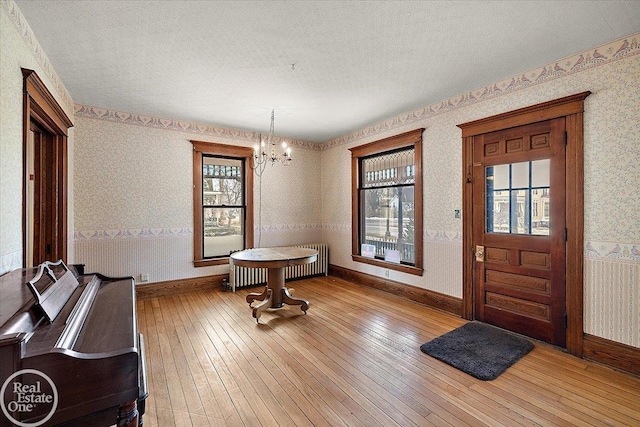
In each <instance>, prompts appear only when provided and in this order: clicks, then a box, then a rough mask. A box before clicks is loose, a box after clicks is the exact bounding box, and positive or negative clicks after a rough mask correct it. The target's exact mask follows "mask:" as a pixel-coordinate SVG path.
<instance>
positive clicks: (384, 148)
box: [351, 129, 423, 275]
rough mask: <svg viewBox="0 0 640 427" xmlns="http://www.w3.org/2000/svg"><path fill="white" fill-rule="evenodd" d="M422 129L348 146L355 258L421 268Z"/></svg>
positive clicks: (415, 270)
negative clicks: (396, 258) (350, 163)
mask: <svg viewBox="0 0 640 427" xmlns="http://www.w3.org/2000/svg"><path fill="white" fill-rule="evenodd" d="M422 131H423V129H417V130H415V131H411V132H407V133H405V134H401V135H397V136H395V137H391V138H387V139H384V140H380V141H376V142H373V143H370V144H366V145H363V146H360V147H355V148H352V149H351V152H352V153H351V156H352V181H353V183H354V187H353V190H352V193H353V203H354V206H353V238H352V250H353V252H352V254H353V255H352V257H353V259H354V260H355V261H359V262H364V263H368V264H374V265H380V266H384V267H386V268H390V269H394V270H399V271H403V272H406V273H411V274H418V275H421V274H422V166H421V163H422V162H421V160H422V154H421V153H422V147H421V144H422ZM390 254H391V255H398V256H399V261H400V262H399V263H398V262H390V261H389V258H390V257H389V256H388V255H390Z"/></svg>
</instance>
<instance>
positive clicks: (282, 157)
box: [251, 110, 291, 176]
mask: <svg viewBox="0 0 640 427" xmlns="http://www.w3.org/2000/svg"><path fill="white" fill-rule="evenodd" d="M273 119H274V110H271V127H270V128H269V135H268V136H267V139H266V140H265V139H264V138H263V137H262V134H260V144H259V145H258V144H256V145H254V147H253V165H251V168H252V169H253V170H255V171H256V175H258V176H262V173H263V172H264V170H265V168H266V167H267V164H268V163H271V166H273V165H274V164H276V163H282V164H283V165H285V166H287V165H288V164H289V162H290V161H291V147H287V143H286V142H282V145H281V147H282V148H281V152H277V151H276V138H275V136H274V134H273Z"/></svg>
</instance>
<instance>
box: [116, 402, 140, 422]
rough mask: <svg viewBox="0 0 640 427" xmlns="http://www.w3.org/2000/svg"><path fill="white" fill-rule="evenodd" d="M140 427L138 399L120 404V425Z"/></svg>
mask: <svg viewBox="0 0 640 427" xmlns="http://www.w3.org/2000/svg"><path fill="white" fill-rule="evenodd" d="M120 426H122V427H138V406H137V405H136V401H135V400H134V401H133V402H129V403H125V404H122V405H120V409H119V410H118V427H120Z"/></svg>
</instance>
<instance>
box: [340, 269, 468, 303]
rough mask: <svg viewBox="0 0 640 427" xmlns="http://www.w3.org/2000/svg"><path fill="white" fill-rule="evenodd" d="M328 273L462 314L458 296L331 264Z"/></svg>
mask: <svg viewBox="0 0 640 427" xmlns="http://www.w3.org/2000/svg"><path fill="white" fill-rule="evenodd" d="M329 275H331V276H336V277H339V278H341V279H344V280H347V281H349V282H354V283H357V284H360V285H365V286H369V287H371V288H375V289H379V290H381V291H384V292H388V293H390V294H393V295H397V296H400V297H403V298H407V299H409V300H412V301H415V302H418V303H421V304H424V305H427V306H429V307H431V308H435V309H437V310H441V311H445V312H447V313H451V314H454V315H456V316H462V300H461V299H460V298H456V297H452V296H449V295H444V294H441V293H438V292H433V291H430V290H428V289H423V288H419V287H417V286H412V285H406V284H404V283H400V282H395V281H393V280H388V279H382V278H380V277H376V276H372V275H370V274H366V273H361V272H359V271H355V270H351V269H349V268H344V267H340V266H337V265H332V264H329Z"/></svg>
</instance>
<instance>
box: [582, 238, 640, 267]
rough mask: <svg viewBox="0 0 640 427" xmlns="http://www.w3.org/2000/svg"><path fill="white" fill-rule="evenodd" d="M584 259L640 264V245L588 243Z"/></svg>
mask: <svg viewBox="0 0 640 427" xmlns="http://www.w3.org/2000/svg"><path fill="white" fill-rule="evenodd" d="M584 257H585V258H589V259H601V260H611V261H632V262H638V263H640V244H633V243H615V242H596V241H588V242H586V243H585V245H584Z"/></svg>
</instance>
